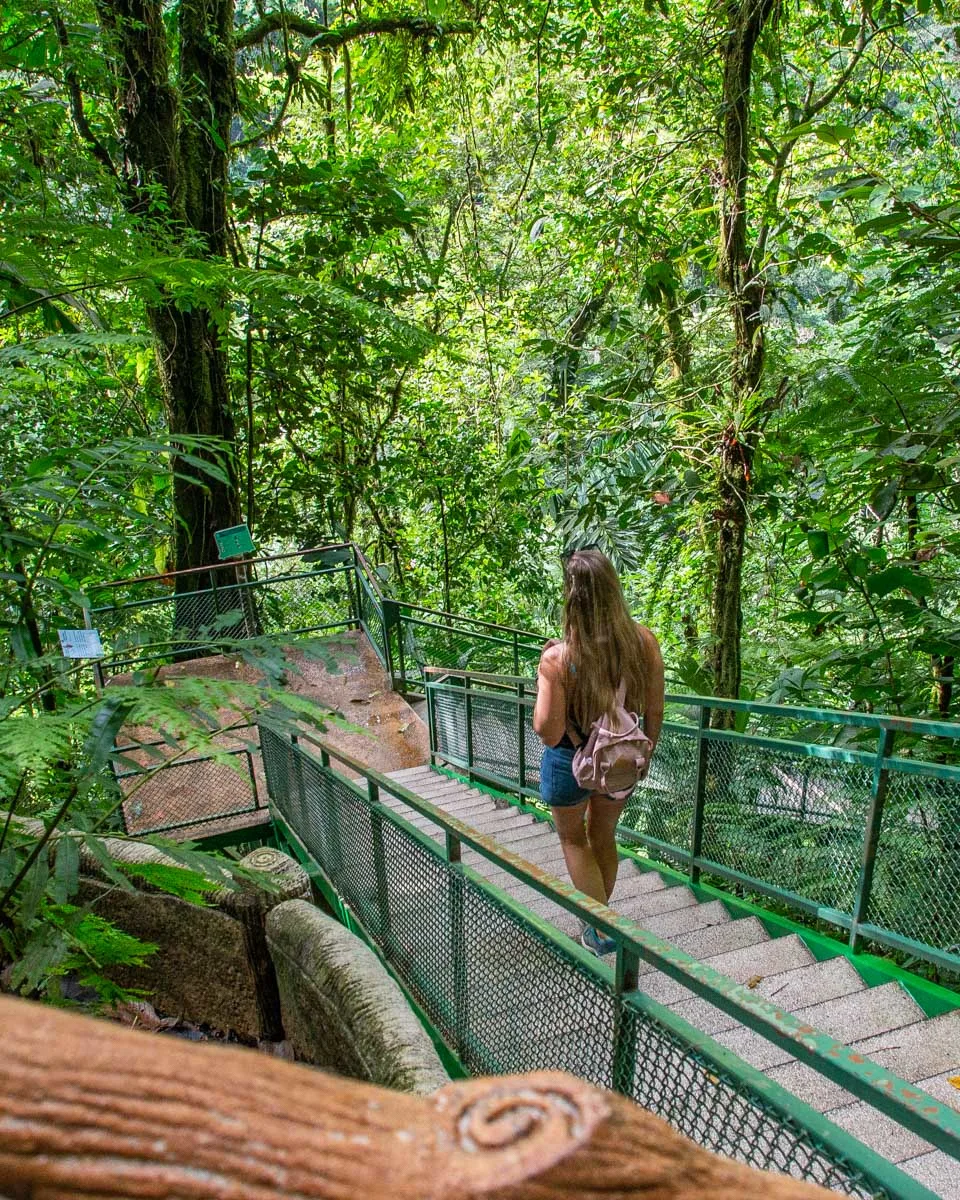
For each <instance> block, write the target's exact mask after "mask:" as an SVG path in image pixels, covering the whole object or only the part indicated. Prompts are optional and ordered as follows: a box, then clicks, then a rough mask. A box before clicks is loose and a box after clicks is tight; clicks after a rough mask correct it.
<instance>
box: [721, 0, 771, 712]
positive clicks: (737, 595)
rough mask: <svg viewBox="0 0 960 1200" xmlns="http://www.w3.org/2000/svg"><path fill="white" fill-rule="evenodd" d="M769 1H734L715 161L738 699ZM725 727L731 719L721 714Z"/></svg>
mask: <svg viewBox="0 0 960 1200" xmlns="http://www.w3.org/2000/svg"><path fill="white" fill-rule="evenodd" d="M773 8H774V0H733V2H731V3H730V4H729V5H728V7H727V18H728V19H727V28H728V31H729V32H728V34H727V38H726V41H725V42H724V46H723V51H722V53H723V107H722V119H723V158H722V163H721V211H720V255H719V277H720V284H721V286H722V287H724V288H725V289H726V290H727V291H728V293H729V295H730V311H731V318H732V322H733V356H732V363H731V379H730V390H731V401H732V407H733V412H734V420H733V421H732V422H731V423H730V424H729V425H728V427H727V428H726V429H725V430H724V432H723V436H722V439H721V444H720V448H719V473H718V474H719V478H718V486H719V503H718V506H717V509H716V512H715V521H716V580H715V583H714V592H713V604H712V613H711V634H712V638H713V652H712V667H713V677H714V690H715V692H716V694H717V695H718V696H730V697H732V698H736V697H737V696H738V695H739V691H740V679H741V671H742V666H741V644H740V637H741V630H742V627H743V610H742V590H741V587H742V579H743V560H744V548H745V544H746V528H747V500H748V497H749V491H750V464H751V461H752V457H753V450H754V447H755V445H756V436H755V434H751V433H750V432H749V431H748V430H749V423H748V419H747V416H746V414H747V411H748V401H749V400H750V397H751V396H752V395H753V393H754V392H755V391H756V390H757V388H758V387H759V385H760V380H761V377H762V375H763V361H764V337H763V320H762V316H761V306H762V303H763V283H762V281H761V280H760V278H759V276H758V275H757V273H756V264H755V263H754V262H753V260H752V254H751V253H750V252H749V250H748V246H747V183H748V181H749V177H750V156H749V151H750V87H751V80H752V73H753V52H754V47H755V45H756V42H757V38H758V37H759V36H760V31H761V30H762V28H763V26H764V23H765V22H766V21H767V19H768V17H769V16H770V15H771V13H772V11H773ZM720 719H721V721H722V723H724V724H729V723H730V722H731V721H732V714H729V713H728V714H721V715H720Z"/></svg>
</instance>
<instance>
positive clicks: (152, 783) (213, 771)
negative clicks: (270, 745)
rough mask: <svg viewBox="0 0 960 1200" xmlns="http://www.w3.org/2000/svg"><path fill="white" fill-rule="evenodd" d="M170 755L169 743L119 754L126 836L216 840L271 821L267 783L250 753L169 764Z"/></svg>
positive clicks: (117, 763) (232, 752)
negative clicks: (220, 835)
mask: <svg viewBox="0 0 960 1200" xmlns="http://www.w3.org/2000/svg"><path fill="white" fill-rule="evenodd" d="M171 754H172V750H171V748H170V747H169V746H168V745H166V743H158V744H157V745H154V746H151V747H150V748H148V749H145V748H144V747H142V746H139V745H136V746H124V747H122V748H121V749H120V750H118V751H117V754H116V756H115V758H114V778H115V780H116V785H117V787H118V788H119V790H120V797H121V801H122V803H121V805H120V811H121V813H122V816H123V828H124V830H125V832H126V833H128V834H133V835H139V836H143V835H145V834H150V833H162V834H165V835H167V836H168V837H172V838H175V839H176V838H189V837H194V836H197V835H198V834H199V833H201V832H202V835H203V836H204V837H212V836H214V835H216V834H221V833H227V832H230V831H232V830H234V829H241V828H246V827H248V826H250V825H252V824H255V823H257V820H258V818H259V819H260V820H262V822H263V823H266V822H267V821H268V820H269V809H268V807H267V803H266V788H265V781H264V780H263V779H260V780H258V773H259V772H258V767H260V764H259V761H258V760H257V759H255V757H254V755H253V754H252V753H251V751H250V750H248V749H245V748H244V749H240V748H237V749H230V750H228V749H223V750H221V751H219V752H218V754H217V756H215V757H211V756H196V757H192V758H183V759H175V760H173V761H166V760H168V759H169V757H170V756H171ZM261 769H262V768H261Z"/></svg>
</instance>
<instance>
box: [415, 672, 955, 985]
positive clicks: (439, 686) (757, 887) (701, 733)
mask: <svg viewBox="0 0 960 1200" xmlns="http://www.w3.org/2000/svg"><path fill="white" fill-rule="evenodd" d="M474 678H481V679H482V687H481V688H474V687H473V679H474ZM448 680H455V681H456V682H448ZM535 692H536V684H535V683H534V681H532V680H525V679H522V678H520V677H516V676H495V675H492V674H489V673H488V674H486V675H484V676H482V677H480V676H475V675H473V673H471V672H466V671H455V672H446V671H440V672H437V671H434V672H431V673H429V676H428V678H427V681H426V693H427V716H428V728H429V732H430V749H431V754H432V755H433V756H434V757H438V758H440V759H443V760H445V761H446V762H449V763H450V764H451V765H453V766H454V767H457V768H460V769H465V770H466V772H467V774H468V775H469V777H470V778H471V779H472V778H477V779H484V780H486V781H487V782H489V783H490V784H492V785H493V786H494V787H498V788H500V789H502V790H504V791H515V792H518V793H519V794H520V795H525V796H537V791H536V789H535V788H533V787H531V786H529V785H528V783H527V779H526V769H525V765H524V763H525V736H526V734H525V730H526V728H527V720H526V718H527V714H528V713H529V710H530V708H531V707H532V706H533V704H534V702H535V700H534V697H535ZM443 694H447V695H448V696H454V697H456V698H457V700H458V701H462V705H463V711H462V719H463V720H464V721H465V725H466V728H465V734H466V738H465V745H464V746H462V747H455V748H451V747H449V746H441V745H440V743H439V739H438V730H437V716H436V700H437V697H438V696H440V695H443ZM483 700H492V701H495V702H497V703H498V704H506V705H510V706H515V708H516V712H517V720H516V722H514V721H513V719H512V718H508V719H507V721H506V722H505V731H506V733H507V735H508V736H509V735H512V736H513V737H514V738H515V740H516V757H517V765H516V777H512V776H508V775H505V774H503V773H502V772H501V771H499V770H495V769H493V767H492V766H491V765H489V764H487V765H485V764H483V763H478V762H477V761H476V756H475V754H474V745H475V741H476V738H475V733H474V723H475V714H476V711H477V701H483ZM667 700H668V702H674V703H679V704H684V705H696V706H698V707H699V710H700V720H699V722H698V723H697V724H696V725H692V724H683V723H679V722H674V721H666V722H664V725H663V731H664V732H665V733H672V734H674V735H675V736H678V737H682V738H689V739H692V740H695V741H696V742H697V744H698V745H699V747H700V750H699V754H698V769H697V772H696V779H695V781H694V780H691V784H690V795H689V798H688V799H689V803H690V805H691V824H690V826H689V827H688V829H689V842H688V843H687V844H686V845H678V844H673V843H670V842H668V841H664V840H662V839H661V838H658V837H654V836H652V835H651V834H649V833H641V832H639V831H638V830H635V829H631V828H630V827H629V826H624V825H621V826H619V828H618V833H619V836H620V837H621V839H622V840H623V841H625V842H627V843H630V844H634V845H642V846H645V847H646V848H647V850H648V852H650V853H651V854H653V855H654V857H657V858H660V859H664V858H665V859H666V860H667V861H675V862H679V863H681V864H683V866H684V867H685V868H687V869H688V870H689V875H690V879H691V882H692V883H695V884H696V883H698V882H699V881H700V876H701V874H702V873H704V872H706V873H708V874H711V875H715V876H718V877H720V878H723V879H726V880H728V881H729V882H731V883H735V884H737V885H741V886H746V887H748V888H750V889H751V890H753V891H755V892H757V893H761V894H763V895H766V896H770V897H771V898H774V899H777V900H780V901H782V902H786V903H787V904H789V905H791V906H792V907H793V908H795V909H797V910H799V911H801V912H803V913H806V914H808V915H810V916H813V917H815V918H818V919H820V920H824V921H827V922H829V923H831V924H833V925H835V926H837V927H838V928H840V929H842V930H844V931H845V933H846V934H847V936H848V939H849V945H850V948H851V949H852V950H854V951H855V950H857V949H858V948H859V947H860V944H861V943H862V941H863V940H864V939H869V940H871V941H874V942H879V943H881V944H883V945H887V946H890V947H892V948H894V949H897V950H901V951H906V952H907V953H910V954H915V955H918V956H920V957H922V958H925V959H926V960H928V961H930V962H933V963H936V964H937V965H939V966H941V967H943V968H944V969H946V970H948V971H953V972H956V971H957V969H958V968H960V955H957V954H956V953H954V951H953V949H952V948H947V947H945V946H943V945H932V944H930V942H929V941H925V940H921V938H920V937H911V936H909V933H904V932H902V931H900V930H898V929H896V928H885V927H884V926H883V924H882V923H880V922H878V921H876V920H874V919H872V918H871V913H870V904H871V900H872V897H873V891H874V888H873V875H874V867H875V864H876V861H877V854H878V850H879V848H880V847H881V844H882V842H881V833H882V829H883V818H884V811H885V807H886V797H887V791H888V787H889V782H890V780H891V778H894V777H896V776H898V775H912V776H918V775H919V776H923V777H926V778H928V779H933V780H940V781H943V782H946V783H950V784H953V785H960V767H958V766H954V765H949V764H944V763H937V762H929V761H921V760H917V759H913V758H905V757H903V756H898V755H896V754H894V753H893V751H894V738H895V734H896V732H897V728H899V727H902V724H903V719H902V718H884V717H875V716H874V717H872V722H871V723H873V727H874V729H875V730H876V732H877V745H876V748H875V749H874V750H872V751H871V750H848V749H845V748H841V747H837V746H831V745H819V744H815V743H806V742H800V741H796V740H790V739H786V738H777V737H770V736H762V735H754V734H745V733H736V732H734V731H731V730H726V729H714V728H711V727H710V715H711V712H712V711H713V710H716V709H724V708H725V707H726V706H727V704H728V702H727V701H726V700H723V699H720V698H719V697H705V696H697V697H695V696H676V695H668V697H667ZM739 703H740V704H742V705H744V706H749V704H750V702H749V701H741V702H739ZM762 707H763V709H764V715H772V716H780V717H789V718H795V717H797V716H807V714H808V713H809V712H814V713H816V714H817V715H818V716H819V717H821V718H822V719H823V720H826V718H827V717H828V716H830V717H832V718H833V719H834V720H836V721H837V722H838V723H842V722H844V721H845V719H846V717H847V715H848V714H846V713H843V712H836V713H831V712H830V711H829V710H823V709H821V710H805V709H798V708H796V707H794V706H790V705H763V706H762ZM857 715H859V716H865V715H866V714H857ZM890 722H895V723H896V726H895V727H891V724H890ZM909 724H910V730H911V732H913V733H920V734H928V733H931V732H932V733H933V735H934V736H937V737H943V736H944V733H943V732H942V728H943V726H944V723H943V722H920V721H917V722H912V723H909ZM947 730H948V734H947V736H950V737H952V738H954V739H957V738H960V724H957V725H952V724H951V725H947ZM721 743H725V744H727V745H742V746H751V747H758V748H760V749H762V750H765V751H768V752H771V753H773V754H777V755H784V756H788V757H792V758H795V759H796V758H799V759H805V760H811V759H818V760H821V761H829V762H835V763H844V764H855V765H857V766H859V767H861V768H866V769H868V770H869V771H870V778H871V784H870V790H869V795H867V794H866V793H865V794H864V797H863V799H864V801H866V802H867V811H866V816H865V821H864V828H863V833H862V835H861V838H860V841H859V849H858V851H857V853H858V855H859V863H858V865H857V867H856V888H855V891H854V892H853V893H852V897H851V905H850V909H849V911H845V909H844V908H838V907H836V906H835V905H831V904H824V903H822V902H821V901H820V900H818V899H816V898H815V897H813V896H804V895H802V894H801V893H800V892H798V891H796V890H792V889H791V888H789V887H788V886H782V887H781V886H778V885H777V884H776V883H775V882H774V881H773V880H772V879H767V878H758V877H757V876H755V875H751V874H748V873H746V872H744V871H741V870H738V869H736V866H735V865H734V864H727V863H724V862H718V861H716V859H715V858H713V857H709V856H708V855H706V854H704V853H703V852H702V837H703V829H704V820H705V812H706V808H707V797H706V783H707V777H708V776H707V770H706V755H707V750H708V748H709V747H712V746H718V745H719V744H721ZM499 765H500V764H499V763H498V764H497V766H499ZM508 769H512V768H508ZM792 819H794V820H796V821H797V822H800V823H804V824H809V820H808V814H798V815H796V816H795V817H793V818H792ZM828 898H829V897H828Z"/></svg>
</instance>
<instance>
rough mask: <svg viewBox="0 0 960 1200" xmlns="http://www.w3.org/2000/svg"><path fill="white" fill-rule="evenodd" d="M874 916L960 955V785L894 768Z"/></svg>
mask: <svg viewBox="0 0 960 1200" xmlns="http://www.w3.org/2000/svg"><path fill="white" fill-rule="evenodd" d="M869 919H870V921H871V923H872V924H874V925H883V926H886V927H888V928H889V929H892V930H895V931H896V932H897V933H900V934H903V935H904V936H906V937H909V938H914V939H916V940H918V941H922V942H929V943H931V944H932V945H937V946H943V947H944V948H946V949H949V950H951V951H952V952H953V953H955V954H956V955H958V956H960V785H958V784H957V783H954V782H951V781H950V780H945V779H938V778H930V777H928V776H925V775H920V774H899V773H891V775H890V779H889V784H888V790H887V795H886V802H885V804H884V809H883V822H882V825H881V830H880V841H879V844H878V846H877V859H876V865H875V868H874V872H873V887H872V889H871V893H870V908H869Z"/></svg>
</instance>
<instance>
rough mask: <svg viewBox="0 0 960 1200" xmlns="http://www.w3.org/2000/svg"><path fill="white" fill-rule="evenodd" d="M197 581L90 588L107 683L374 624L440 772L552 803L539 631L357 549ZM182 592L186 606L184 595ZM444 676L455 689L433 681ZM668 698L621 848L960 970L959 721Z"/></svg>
mask: <svg viewBox="0 0 960 1200" xmlns="http://www.w3.org/2000/svg"><path fill="white" fill-rule="evenodd" d="M183 575H185V576H188V577H189V578H188V579H186V581H184V579H183V578H181V576H176V577H174V576H151V577H147V578H145V579H140V580H128V581H120V582H118V583H115V584H106V585H102V586H101V587H100V588H98V589H93V591H92V597H93V599H94V600H95V601H97V603H96V604H94V605H92V606H91V607H90V608H89V609H87V610H86V612H85V614H84V616H85V619H86V621H87V622H88V624H91V625H95V626H97V627H99V629H100V631H101V636H102V638H103V640H104V643H105V645H106V646H107V649H108V653H109V654H111V655H112V658H111V659H110V668H109V669H110V670H113V671H115V670H119V669H123V668H125V667H129V666H131V665H134V664H136V663H139V662H143V661H148V660H151V659H153V660H156V659H160V660H164V659H169V658H171V657H181V658H182V657H189V656H190V654H192V653H209V652H212V651H215V650H216V649H217V648H218V645H220V644H222V643H223V642H224V641H226V642H227V643H228V644H229V641H230V639H231V638H235V637H246V636H253V635H254V634H256V633H262V634H267V635H271V636H282V637H285V638H292V637H296V636H299V635H302V634H305V633H318V632H330V631H333V630H339V629H344V628H362V629H363V630H364V632H365V633H366V635H367V637H368V638H369V640H370V642H371V645H372V646H373V647H374V649H375V650H376V653H377V655H378V656H379V658H380V661H381V662H382V663H383V665H384V667H385V668H386V671H387V673H388V675H389V678H390V680H391V684H392V686H393V687H395V688H396V689H398V690H400V691H407V690H410V689H416V690H425V691H426V692H427V693H428V695H429V696H430V697H431V700H430V706H429V722H430V728H431V738H432V741H431V745H432V747H433V752H434V753H435V754H436V755H437V756H438V757H441V758H443V759H444V761H446V762H449V763H450V764H451V765H452V766H455V767H458V768H461V769H465V770H466V771H467V772H468V773H471V774H473V775H474V776H475V777H476V778H479V779H486V780H487V781H488V782H490V783H492V784H494V785H496V786H498V787H501V788H503V789H505V790H508V791H509V790H513V791H517V792H519V793H520V794H522V795H526V796H536V795H537V787H538V783H539V773H538V769H539V759H540V753H541V750H542V746H541V743H540V741H539V739H538V738H537V737H536V736H535V735H534V734H533V731H532V729H531V727H530V712H531V709H532V705H533V697H532V684H531V682H530V680H529V679H525V678H523V673H524V671H528V670H531V669H532V666H533V664H534V663H535V662H536V660H537V659H538V657H539V654H540V648H541V646H542V637H541V635H540V634H538V633H534V632H531V631H529V630H522V629H518V628H515V627H512V626H509V625H497V624H494V623H492V622H486V621H482V620H479V619H477V618H472V617H461V616H457V615H455V614H451V613H444V612H440V611H437V610H434V609H429V608H424V607H422V606H418V605H414V604H410V603H407V602H404V601H398V600H395V599H393V598H392V597H390V596H389V595H388V594H387V591H386V589H385V587H384V585H383V583H382V582H381V580H380V578H379V576H378V574H377V572H376V570H375V569H374V568H373V567H371V566H370V564H369V563H368V562H367V560H366V559H365V557H364V556H363V554H362V553H361V552H360V551H359V550H358V549H357V548H356V547H354V546H352V545H349V544H338V545H334V546H323V547H317V548H314V549H312V550H306V551H300V552H298V553H297V554H287V555H277V556H272V557H268V558H260V559H255V560H246V561H244V562H242V563H240V564H236V563H226V564H219V565H217V566H215V567H210V568H205V569H204V571H203V572H185V573H183ZM178 579H179V580H180V583H179V584H177V580H178ZM201 581H202V582H204V584H205V586H204V587H202V588H196V589H195V590H192V591H191V590H189V589H190V587H192V586H193V584H194V583H199V582H201ZM171 583H173V584H175V585H177V586H179V587H180V588H181V591H179V592H174V593H173V594H171V591H170V585H171ZM108 600H109V602H107V601H108ZM431 668H445V669H446V671H447V678H446V679H445V680H444V679H436V678H435V679H434V682H432V683H431V682H429V676H430V669H431ZM480 668H482V669H483V670H484V671H485V672H488V674H483V675H482V674H480V673H479V671H480ZM491 672H499V673H501V674H489V673H491ZM669 700H670V706H669V712H668V715H669V716H670V718H671V719H670V720H669V721H668V722H667V725H666V727H665V730H664V735H663V738H662V741H661V745H660V747H659V748H658V751H657V755H656V758H655V759H654V764H653V769H652V771H651V776H650V779H649V780H648V781H647V782H646V784H645V785H644V786H643V787H641V788H638V789H637V791H636V793H635V794H634V797H633V799H632V800H631V802H630V804H629V805H628V806H627V808H626V810H625V813H624V820H623V829H622V834H623V836H624V837H628V838H630V839H632V840H633V841H635V842H637V843H640V844H642V845H643V846H644V847H646V849H647V852H648V853H649V854H651V855H653V856H654V857H657V858H659V859H660V860H662V861H664V862H668V863H673V864H676V865H678V866H680V867H681V868H682V869H684V870H686V871H687V872H688V873H689V875H690V878H691V879H692V880H693V881H697V880H698V879H699V877H700V875H701V874H702V873H707V874H709V875H711V876H715V877H721V878H723V879H725V880H727V881H728V882H729V883H732V884H734V885H737V886H742V887H744V888H746V889H749V890H750V891H752V892H756V893H761V894H763V895H767V896H770V897H773V898H775V899H776V900H778V901H779V902H781V903H783V904H786V905H788V906H790V907H791V908H793V909H794V910H797V911H802V912H803V913H804V914H806V915H808V916H813V917H816V918H819V919H821V920H824V921H827V922H829V923H831V924H833V925H835V926H837V927H838V928H840V929H843V930H844V931H846V933H847V934H848V936H849V939H850V944H851V946H853V947H854V948H855V949H856V948H857V947H858V946H859V945H860V944H861V943H862V942H863V941H864V940H869V941H871V942H876V943H879V944H882V945H885V946H889V947H893V948H895V949H897V950H900V951H903V952H905V953H907V954H915V955H919V956H921V957H923V958H925V959H928V960H930V961H933V962H935V963H937V964H938V965H939V966H941V967H943V968H945V969H947V970H950V971H957V970H960V765H958V764H960V725H958V724H956V723H951V722H929V721H907V720H902V719H898V718H890V717H877V716H871V715H868V714H863V713H850V712H832V711H825V710H816V709H809V708H798V707H788V706H778V705H766V704H756V703H753V702H748V701H734V700H719V699H716V698H711V697H703V696H670V698H669ZM716 710H726V711H730V712H733V713H734V714H735V716H736V719H737V726H738V728H737V730H736V731H734V730H724V729H712V728H710V717H711V713H712V712H714V711H716Z"/></svg>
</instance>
